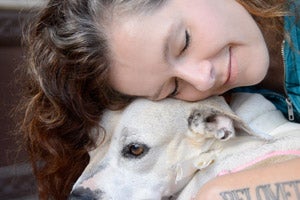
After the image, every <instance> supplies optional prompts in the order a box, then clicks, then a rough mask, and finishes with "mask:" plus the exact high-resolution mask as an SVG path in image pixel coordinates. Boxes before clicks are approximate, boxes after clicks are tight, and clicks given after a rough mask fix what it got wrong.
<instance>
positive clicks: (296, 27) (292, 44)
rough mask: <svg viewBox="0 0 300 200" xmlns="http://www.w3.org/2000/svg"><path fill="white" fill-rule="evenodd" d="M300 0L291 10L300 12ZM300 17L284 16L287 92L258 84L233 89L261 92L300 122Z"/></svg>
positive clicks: (284, 55)
mask: <svg viewBox="0 0 300 200" xmlns="http://www.w3.org/2000/svg"><path fill="white" fill-rule="evenodd" d="M299 2H300V1H295V2H294V3H293V4H291V11H292V12H295V10H296V9H298V10H297V12H300V11H299V9H300V3H299ZM299 20H300V19H298V21H297V20H296V17H295V16H285V17H284V28H285V31H286V32H288V33H289V38H288V39H289V40H290V41H287V40H286V41H284V42H283V45H282V54H283V58H284V60H283V61H284V68H285V81H284V88H285V94H279V93H276V92H274V91H271V90H267V89H262V88H259V87H257V86H250V87H241V88H236V89H233V92H255V93H261V94H262V95H264V96H265V97H266V98H267V99H269V100H270V101H272V102H273V103H274V105H275V106H276V107H277V108H278V109H279V110H281V111H282V113H283V114H284V116H285V117H286V118H287V119H289V120H291V121H295V122H299V123H300V22H299Z"/></svg>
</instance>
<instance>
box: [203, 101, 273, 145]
mask: <svg viewBox="0 0 300 200" xmlns="http://www.w3.org/2000/svg"><path fill="white" fill-rule="evenodd" d="M199 109H200V110H201V109H204V110H207V109H209V110H211V112H214V113H215V114H216V115H220V116H224V117H226V118H228V119H231V120H232V122H233V126H234V128H235V130H236V131H235V134H236V135H243V134H244V135H245V134H246V135H253V136H256V137H258V138H261V139H264V140H272V139H273V137H272V136H270V135H268V134H266V133H262V132H259V131H257V130H253V129H252V128H251V127H250V126H249V125H247V124H246V123H245V122H244V121H243V120H242V119H241V118H240V117H239V116H238V115H236V114H235V113H234V112H233V110H232V109H231V108H230V107H229V105H228V104H227V102H226V101H225V99H224V98H223V97H222V96H212V97H210V98H208V99H206V100H203V101H201V103H199Z"/></svg>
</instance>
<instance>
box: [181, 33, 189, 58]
mask: <svg viewBox="0 0 300 200" xmlns="http://www.w3.org/2000/svg"><path fill="white" fill-rule="evenodd" d="M190 40H191V36H190V34H189V32H188V31H187V30H185V44H184V47H183V48H182V50H181V53H183V52H185V51H186V50H187V48H188V47H189V46H190Z"/></svg>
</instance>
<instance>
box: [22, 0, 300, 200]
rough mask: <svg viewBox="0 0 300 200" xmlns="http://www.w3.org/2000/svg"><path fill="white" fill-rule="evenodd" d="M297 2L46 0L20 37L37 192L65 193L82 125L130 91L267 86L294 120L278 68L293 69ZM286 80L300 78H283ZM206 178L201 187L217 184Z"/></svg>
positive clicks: (200, 93) (76, 165) (210, 91)
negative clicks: (207, 182)
mask: <svg viewBox="0 0 300 200" xmlns="http://www.w3.org/2000/svg"><path fill="white" fill-rule="evenodd" d="M296 4H299V3H297V1H284V0H252V1H235V0H229V1H223V0H189V1H181V0H165V1H163V0H151V1H150V0H141V1H122V0H114V1H101V0H86V1H80V0H72V1H71V0H70V1H61V0H50V1H49V3H48V5H47V6H46V7H45V8H43V9H42V10H41V11H40V13H39V14H38V15H37V16H35V17H34V20H33V21H32V22H31V25H30V27H28V29H27V30H28V32H27V33H26V34H25V36H26V38H25V40H24V41H25V44H26V47H27V53H28V55H27V59H28V67H27V68H26V69H25V72H24V73H23V74H25V81H26V82H25V83H26V84H24V85H26V87H25V88H26V91H27V93H26V96H25V97H26V98H25V99H23V100H22V102H23V105H24V106H23V108H24V109H23V113H24V121H23V124H22V132H23V133H24V138H25V141H26V145H27V149H28V151H29V155H30V158H31V161H32V163H33V168H34V173H35V175H36V177H37V180H38V187H39V196H40V198H41V199H49V198H54V199H65V198H67V196H68V194H69V192H70V190H71V187H72V184H73V183H74V181H75V180H76V178H77V177H78V176H79V174H80V173H81V172H82V170H83V169H84V167H85V166H86V164H87V162H88V155H87V150H89V149H92V148H93V145H94V143H93V136H92V135H89V132H90V130H91V129H92V128H94V127H97V122H98V120H99V118H100V117H101V114H102V112H103V110H104V109H106V108H110V109H120V108H122V107H124V106H126V105H127V104H128V103H129V102H130V101H131V100H133V99H134V98H135V97H137V96H142V97H146V98H149V99H152V100H161V99H164V98H167V97H173V98H178V99H183V100H187V101H196V100H200V99H203V98H206V97H209V96H211V95H216V94H223V93H225V92H227V91H229V90H231V89H233V88H237V87H241V86H251V85H256V87H259V88H264V89H271V90H272V95H271V96H272V97H274V95H273V94H275V92H276V95H275V98H273V99H276V100H278V99H279V100H280V101H279V102H282V99H283V100H284V102H285V99H287V102H288V104H286V103H285V106H283V105H282V104H278V101H277V102H274V103H276V105H277V106H278V108H280V109H281V110H282V111H283V113H288V109H285V108H287V107H288V108H289V111H290V112H289V114H290V118H294V119H296V120H298V114H299V111H300V109H299V107H300V101H298V99H297V98H298V96H299V94H300V91H295V90H293V88H295V87H292V88H291V89H290V86H289V85H288V84H286V85H285V84H284V77H283V71H285V70H288V69H295V68H296V67H300V66H299V55H298V54H297V53H298V52H297V48H298V50H299V42H298V43H297V39H298V40H299V32H300V31H299V26H298V27H297V26H296V23H297V20H298V19H299V16H298V14H299V12H298V11H297V9H299V7H297V5H296ZM289 15H291V17H284V16H289ZM295 19H297V20H295ZM284 26H285V28H284ZM297 31H298V34H297ZM283 41H285V42H284V43H283ZM282 45H283V46H284V54H285V55H284V58H287V60H284V61H285V64H283V58H282V53H281V49H282ZM296 52H297V53H296ZM284 65H288V66H285V67H286V68H284ZM289 74H290V75H295V73H289ZM290 81H292V83H293V84H292V85H293V86H295V84H296V86H298V85H299V84H300V83H299V82H294V80H292V78H290V77H287V79H286V82H287V83H289V82H290ZM255 91H258V89H257V88H256V89H255ZM264 91H266V90H264ZM265 94H270V92H269V90H268V92H265ZM285 95H288V96H286V97H284V96H285ZM278 97H279V98H278ZM268 98H270V99H272V98H271V97H268ZM292 108H293V111H292V110H291V109H292ZM99 129H100V128H99ZM102 134H105V133H104V130H103V131H102ZM297 163H298V164H299V161H298V162H297ZM285 167H286V168H287V169H292V168H293V167H294V166H293V165H292V164H289V163H286V165H285ZM255 173H256V172H255ZM257 173H258V172H257ZM280 174H282V177H281V179H285V174H284V173H282V171H280ZM242 175H243V173H242ZM297 178H298V179H299V178H300V177H297ZM235 180H241V179H240V178H237V179H235ZM262 181H263V180H262ZM270 181H271V180H270ZM216 182H217V183H218V181H216ZM219 183H222V180H220V182H219ZM214 184H215V183H214V182H212V184H211V186H210V187H209V186H208V188H217V186H214ZM258 184H259V182H258ZM212 190H213V189H212ZM209 191H211V190H210V189H207V190H206V192H209ZM199 194H200V193H199ZM201 194H203V195H204V194H205V192H203V193H201ZM201 194H200V195H201ZM210 194H211V193H210ZM200 197H201V196H200Z"/></svg>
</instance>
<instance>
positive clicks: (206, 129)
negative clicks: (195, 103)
mask: <svg viewBox="0 0 300 200" xmlns="http://www.w3.org/2000/svg"><path fill="white" fill-rule="evenodd" d="M188 126H189V129H190V130H191V131H192V132H193V133H196V134H200V135H203V136H204V137H205V138H212V137H215V138H217V139H219V140H223V141H224V140H228V139H230V138H231V137H233V136H234V135H235V129H234V125H233V120H232V119H230V118H229V117H227V116H224V115H222V114H220V113H215V112H213V111H201V110H195V111H193V112H192V113H191V115H190V116H189V118H188Z"/></svg>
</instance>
